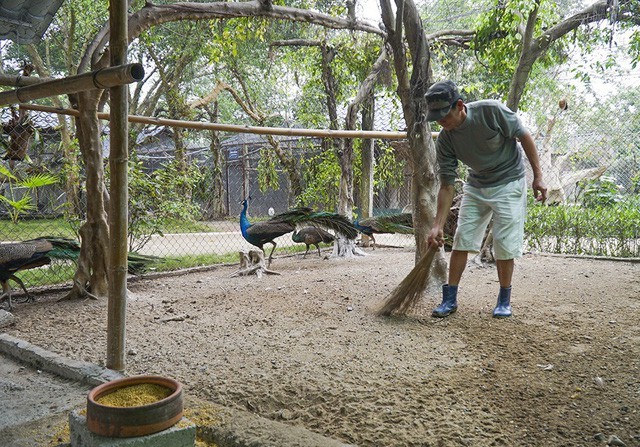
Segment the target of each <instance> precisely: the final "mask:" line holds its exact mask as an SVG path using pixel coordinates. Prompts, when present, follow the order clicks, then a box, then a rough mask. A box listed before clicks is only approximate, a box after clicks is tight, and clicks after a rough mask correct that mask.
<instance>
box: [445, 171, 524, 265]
mask: <svg viewBox="0 0 640 447" xmlns="http://www.w3.org/2000/svg"><path fill="white" fill-rule="evenodd" d="M526 209H527V186H526V181H525V179H524V178H522V179H518V180H514V181H512V182H509V183H506V184H504V185H500V186H493V187H489V188H475V187H473V186H471V185H468V184H465V185H464V195H463V196H462V203H461V204H460V214H459V215H458V228H457V230H456V234H455V236H454V238H453V249H454V250H460V251H469V252H478V251H480V248H481V246H482V239H483V237H484V234H485V231H486V228H487V225H488V224H489V221H490V220H491V217H493V248H494V251H495V256H496V259H499V260H506V259H514V258H519V257H520V256H522V244H523V239H524V219H525V216H526Z"/></svg>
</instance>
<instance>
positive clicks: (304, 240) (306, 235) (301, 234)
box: [291, 227, 335, 258]
mask: <svg viewBox="0 0 640 447" xmlns="http://www.w3.org/2000/svg"><path fill="white" fill-rule="evenodd" d="M291 239H292V240H293V242H297V243H299V244H305V245H306V246H307V250H306V251H305V252H304V255H303V256H302V257H303V258H305V257H306V256H307V253H309V247H310V246H311V245H315V247H316V249H317V250H318V256H322V255H321V254H320V245H319V244H321V243H325V244H329V243H331V242H333V241H334V239H335V238H334V237H333V234H331V233H329V232H328V231H325V230H323V229H322V228H317V227H304V228H301V229H300V230H296V231H294V232H293V234H292V235H291Z"/></svg>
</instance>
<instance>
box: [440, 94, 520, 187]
mask: <svg viewBox="0 0 640 447" xmlns="http://www.w3.org/2000/svg"><path fill="white" fill-rule="evenodd" d="M465 106H466V108H467V117H466V119H465V120H464V122H463V123H462V124H461V125H460V126H459V127H457V128H455V129H453V130H442V131H441V132H440V135H439V136H438V140H437V142H436V150H437V154H438V164H439V166H440V180H441V182H442V183H443V184H448V185H451V184H453V183H454V182H455V179H456V177H457V174H456V170H457V167H458V161H460V162H462V163H464V164H465V165H467V166H468V167H469V175H468V178H467V183H469V184H470V185H471V186H475V187H477V188H485V187H489V186H498V185H503V184H505V183H509V182H511V181H513V180H516V179H519V178H522V177H524V164H523V161H522V151H521V150H520V147H519V146H518V145H517V144H516V137H520V136H521V135H523V134H524V133H525V132H526V129H525V128H524V127H523V126H522V123H521V122H520V119H519V118H518V116H517V115H516V114H515V113H514V112H513V111H511V110H510V109H509V108H507V107H506V106H505V105H504V104H502V103H501V102H499V101H495V100H492V99H485V100H482V101H474V102H470V103H468V104H465Z"/></svg>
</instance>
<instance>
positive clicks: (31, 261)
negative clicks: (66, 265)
mask: <svg viewBox="0 0 640 447" xmlns="http://www.w3.org/2000/svg"><path fill="white" fill-rule="evenodd" d="M79 254H80V244H79V243H78V242H77V241H75V240H73V239H66V238H58V237H42V238H38V239H31V240H28V241H23V242H13V243H6V244H0V283H2V295H0V301H2V300H5V299H6V300H7V302H8V305H9V310H11V309H12V305H11V287H9V280H10V279H13V280H14V281H15V282H17V283H18V284H19V285H20V286H21V287H22V290H24V293H26V294H27V301H31V300H33V297H32V296H31V295H30V294H29V292H28V291H27V288H26V287H25V285H24V283H23V282H22V280H21V279H20V278H18V277H17V276H16V275H15V273H16V272H18V271H20V270H28V269H33V268H37V267H42V266H43V265H48V264H50V263H51V260H52V259H70V260H76V259H78V255H79Z"/></svg>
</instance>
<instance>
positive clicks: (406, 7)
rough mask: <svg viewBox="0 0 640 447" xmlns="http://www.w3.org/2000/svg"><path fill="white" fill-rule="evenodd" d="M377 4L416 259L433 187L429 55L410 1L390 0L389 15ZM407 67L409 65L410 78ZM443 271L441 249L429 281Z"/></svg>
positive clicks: (441, 277) (385, 2) (422, 251)
mask: <svg viewBox="0 0 640 447" xmlns="http://www.w3.org/2000/svg"><path fill="white" fill-rule="evenodd" d="M380 7H381V11H382V20H383V22H384V25H385V27H386V29H387V34H388V41H389V44H390V45H391V48H392V50H393V63H394V66H395V70H396V76H397V79H398V96H399V97H400V101H401V103H402V110H403V112H404V119H405V123H406V124H407V137H408V139H409V160H410V164H411V169H412V173H413V177H412V182H411V201H412V205H413V210H412V212H413V227H414V233H415V239H416V258H415V260H416V263H417V262H418V261H419V260H420V259H422V257H423V256H424V255H426V253H427V237H428V234H429V231H430V229H431V226H432V224H433V220H434V218H435V215H436V209H437V195H438V187H439V179H438V176H437V171H436V169H437V162H436V153H435V145H434V142H433V139H432V138H431V129H430V128H429V126H428V123H427V122H426V121H425V118H424V112H423V110H426V104H425V100H424V93H425V91H426V89H427V88H428V86H429V85H431V83H432V82H433V81H432V79H431V76H432V75H431V54H430V51H429V47H428V44H427V41H426V39H425V35H424V30H423V28H422V22H421V19H420V16H419V14H418V11H417V9H416V7H415V4H414V3H413V1H412V0H396V11H397V15H395V16H394V13H393V11H392V9H391V4H390V2H389V0H380ZM403 30H405V32H406V42H407V43H408V45H409V54H410V55H411V57H412V61H411V63H409V61H407V59H406V54H407V51H406V48H405V45H404V42H405V40H404V39H403ZM409 66H411V67H413V71H412V73H411V76H410V77H409ZM446 271H447V264H446V261H445V259H444V256H443V253H442V251H441V252H440V253H439V254H438V255H437V256H436V257H435V258H434V261H433V265H432V268H431V274H430V281H429V283H430V284H429V285H430V286H434V285H435V284H441V283H443V282H444V281H445V280H446Z"/></svg>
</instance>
